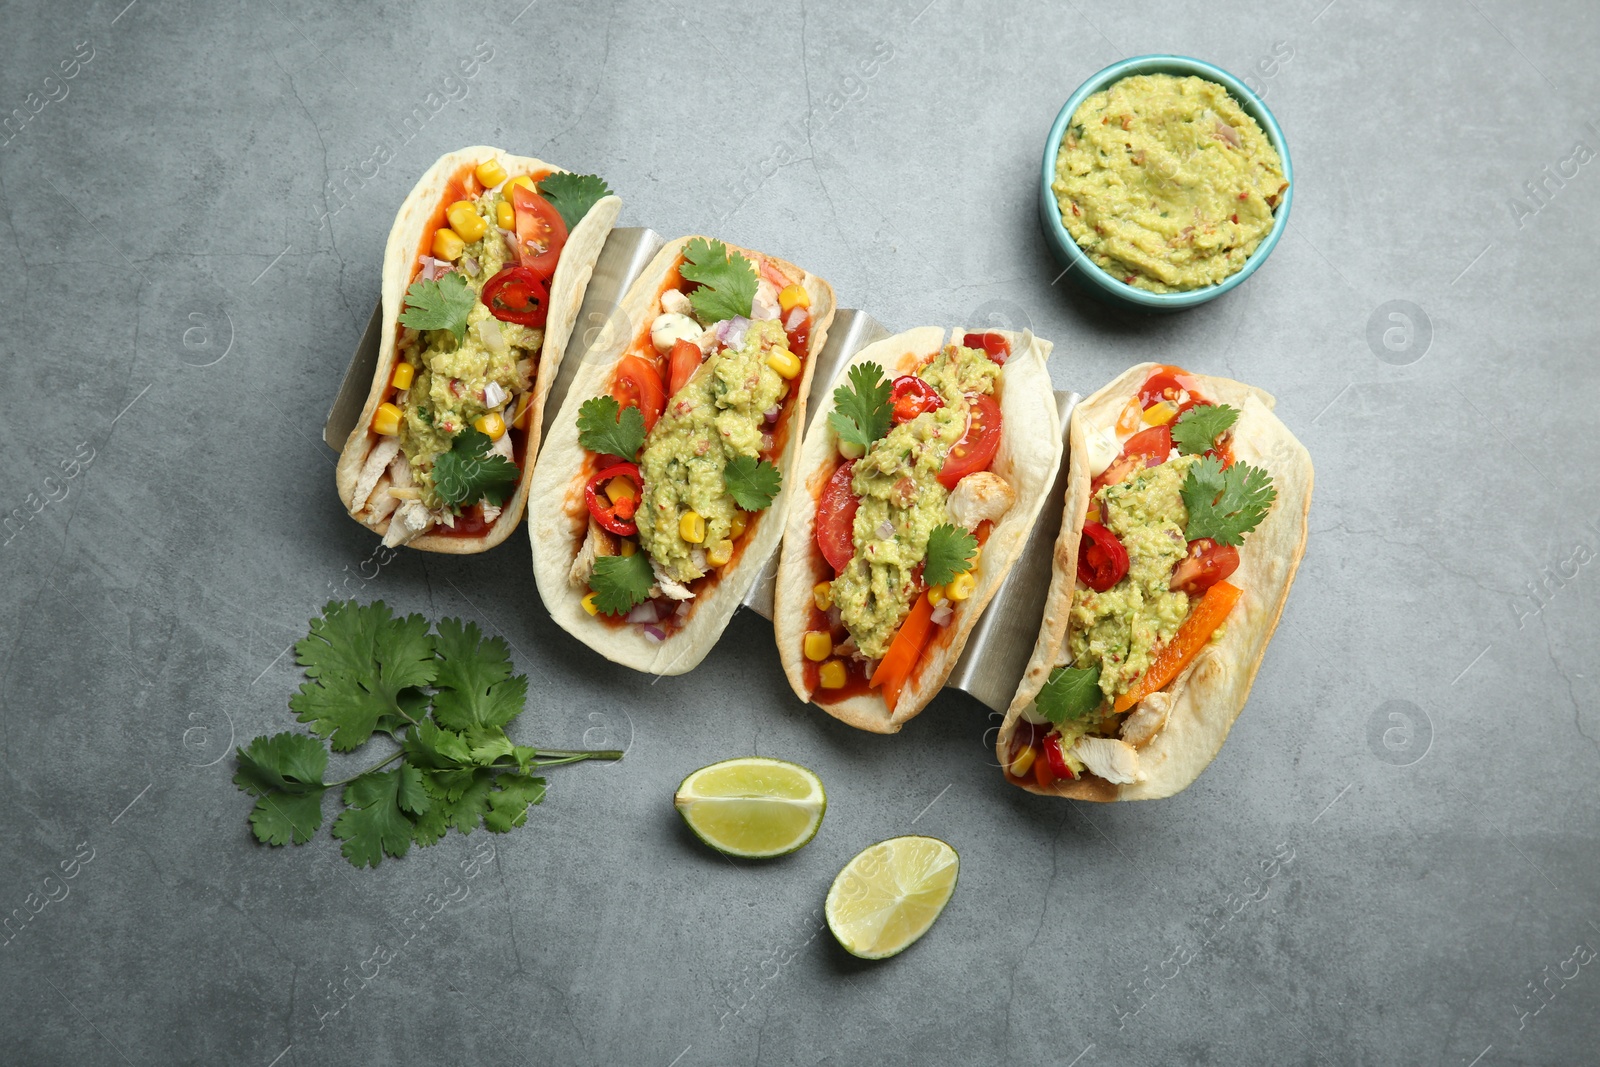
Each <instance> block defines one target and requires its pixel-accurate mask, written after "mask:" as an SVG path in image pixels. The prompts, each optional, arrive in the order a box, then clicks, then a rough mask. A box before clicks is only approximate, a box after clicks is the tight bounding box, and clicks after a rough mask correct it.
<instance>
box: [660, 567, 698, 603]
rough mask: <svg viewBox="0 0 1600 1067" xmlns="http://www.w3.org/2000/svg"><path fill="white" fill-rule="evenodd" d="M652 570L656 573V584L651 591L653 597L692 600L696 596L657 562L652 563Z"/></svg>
mask: <svg viewBox="0 0 1600 1067" xmlns="http://www.w3.org/2000/svg"><path fill="white" fill-rule="evenodd" d="M650 569H651V570H652V571H654V572H655V575H656V584H655V587H654V588H652V589H651V590H650V595H651V596H664V597H666V598H667V599H669V600H692V599H693V598H694V594H693V593H692V592H690V591H689V587H688V586H686V585H684V584H683V583H682V582H680V581H677V580H676V579H674V578H673V577H672V575H670V574H668V573H667V572H666V571H665V570H664V569H663V568H662V566H661V564H659V563H657V562H656V561H655V560H651V561H650Z"/></svg>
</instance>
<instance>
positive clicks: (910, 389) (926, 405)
mask: <svg viewBox="0 0 1600 1067" xmlns="http://www.w3.org/2000/svg"><path fill="white" fill-rule="evenodd" d="M889 402H890V403H891V404H892V405H893V406H894V410H893V412H892V414H891V416H890V417H891V418H893V419H894V421H895V422H896V423H897V424H898V423H902V422H910V421H911V420H912V419H914V418H916V417H917V416H918V415H921V414H922V413H923V412H925V411H935V410H937V409H939V408H942V407H944V397H942V396H940V395H939V390H937V389H935V388H934V387H933V386H931V385H929V384H928V383H927V382H925V381H923V380H922V379H921V378H918V377H917V376H916V375H915V374H902V375H901V376H900V377H898V378H896V379H895V380H894V384H892V385H891V386H890V387H889Z"/></svg>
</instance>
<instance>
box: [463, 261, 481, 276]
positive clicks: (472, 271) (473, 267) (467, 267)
mask: <svg viewBox="0 0 1600 1067" xmlns="http://www.w3.org/2000/svg"><path fill="white" fill-rule="evenodd" d="M461 269H462V270H464V271H466V272H467V277H469V278H476V277H477V276H478V261H477V259H476V258H474V257H473V256H463V257H462V258H461Z"/></svg>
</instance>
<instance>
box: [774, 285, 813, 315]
mask: <svg viewBox="0 0 1600 1067" xmlns="http://www.w3.org/2000/svg"><path fill="white" fill-rule="evenodd" d="M778 306H779V307H781V308H782V309H783V311H784V314H788V313H789V312H791V311H793V310H794V309H795V308H808V307H810V306H811V294H810V293H808V292H806V287H805V286H803V285H788V286H784V289H783V292H781V293H779V294H778Z"/></svg>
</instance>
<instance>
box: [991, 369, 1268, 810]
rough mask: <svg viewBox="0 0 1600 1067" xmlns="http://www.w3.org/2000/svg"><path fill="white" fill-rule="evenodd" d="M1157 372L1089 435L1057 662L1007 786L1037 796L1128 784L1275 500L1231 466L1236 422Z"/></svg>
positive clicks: (1029, 712) (1226, 607)
mask: <svg viewBox="0 0 1600 1067" xmlns="http://www.w3.org/2000/svg"><path fill="white" fill-rule="evenodd" d="M1197 385H1198V383H1197V382H1196V381H1195V379H1193V378H1192V377H1190V376H1189V375H1188V374H1186V373H1185V372H1184V371H1183V370H1181V369H1180V368H1177V367H1161V368H1158V369H1157V370H1156V371H1155V372H1154V373H1152V374H1151V375H1150V377H1149V378H1148V379H1146V381H1145V383H1144V385H1143V386H1142V387H1141V389H1140V390H1139V393H1138V395H1137V396H1136V397H1134V398H1132V399H1130V400H1129V401H1128V404H1127V406H1126V407H1125V408H1124V409H1123V411H1122V413H1121V415H1119V416H1118V418H1117V422H1116V425H1115V426H1114V427H1089V428H1088V433H1087V443H1088V451H1089V457H1088V458H1089V473H1090V475H1091V476H1092V477H1093V479H1094V480H1093V482H1092V483H1091V486H1090V490H1089V510H1088V514H1087V516H1086V519H1085V522H1084V526H1083V533H1082V538H1081V540H1080V543H1079V547H1078V574H1077V583H1076V587H1075V589H1074V591H1073V595H1072V608H1071V612H1070V616H1069V622H1068V626H1067V642H1066V655H1067V657H1068V658H1067V662H1065V663H1061V664H1059V665H1057V666H1056V667H1055V668H1054V669H1053V670H1052V671H1051V672H1050V677H1049V680H1048V681H1046V682H1045V684H1044V687H1043V688H1042V689H1041V690H1040V691H1039V694H1038V696H1037V697H1036V698H1035V699H1034V701H1033V703H1031V704H1029V705H1028V706H1026V707H1025V708H1024V709H1023V712H1022V722H1021V723H1019V724H1018V729H1017V732H1016V734H1015V735H1014V736H1013V739H1012V744H1011V750H1010V763H1009V766H1008V767H1007V773H1008V774H1009V775H1010V776H1011V777H1012V778H1013V779H1015V780H1018V781H1022V780H1026V779H1029V778H1032V779H1033V780H1034V781H1036V782H1037V783H1038V784H1039V786H1040V787H1041V788H1049V787H1050V786H1051V785H1052V784H1053V783H1054V782H1055V781H1056V780H1057V779H1075V778H1077V777H1079V776H1080V775H1083V774H1085V773H1090V774H1094V775H1097V776H1098V777H1100V778H1103V779H1105V780H1106V781H1108V782H1111V783H1113V784H1118V785H1121V784H1128V783H1132V782H1137V781H1141V780H1142V778H1143V774H1142V772H1141V770H1140V766H1139V749H1140V748H1142V747H1143V746H1145V745H1147V744H1149V743H1150V741H1152V740H1153V739H1154V738H1155V737H1156V736H1157V735H1158V734H1159V733H1160V731H1161V729H1162V728H1163V727H1164V726H1165V725H1166V721H1167V713H1168V711H1169V709H1170V706H1171V696H1170V694H1169V693H1168V692H1166V691H1165V690H1166V688H1167V686H1168V685H1169V684H1170V683H1171V682H1172V681H1173V680H1174V679H1175V678H1177V677H1178V675H1179V674H1181V673H1182V672H1183V670H1184V668H1186V667H1187V666H1188V665H1189V663H1190V662H1191V661H1193V659H1194V658H1195V656H1196V655H1198V654H1199V653H1200V651H1201V650H1202V649H1204V648H1205V646H1206V645H1207V644H1208V643H1209V642H1211V641H1215V640H1217V639H1219V638H1220V637H1221V636H1222V633H1223V628H1224V624H1225V621H1226V619H1227V617H1228V613H1229V612H1230V611H1231V610H1232V609H1233V605H1234V604H1235V603H1236V602H1237V601H1238V599H1239V597H1240V595H1241V594H1242V590H1241V589H1240V588H1239V587H1238V586H1236V585H1234V584H1232V583H1230V582H1229V581H1227V579H1228V578H1229V577H1230V576H1231V575H1232V574H1233V572H1234V571H1235V570H1236V569H1237V568H1238V566H1239V546H1240V545H1242V544H1243V543H1244V541H1245V538H1246V536H1247V535H1248V534H1249V533H1250V532H1251V531H1253V530H1254V529H1255V528H1256V527H1257V526H1259V525H1260V524H1261V521H1262V520H1263V519H1264V518H1265V517H1266V515H1267V512H1268V511H1269V510H1270V508H1271V507H1272V504H1273V501H1274V500H1275V499H1276V498H1277V491H1276V490H1275V489H1274V488H1273V486H1272V478H1271V476H1270V475H1268V474H1267V472H1266V471H1263V470H1261V469H1259V468H1256V467H1252V466H1249V465H1248V464H1243V463H1235V462H1234V461H1233V455H1232V449H1231V439H1232V433H1233V425H1234V423H1235V422H1237V421H1238V418H1239V412H1238V410H1237V409H1236V408H1233V407H1231V406H1229V405H1226V404H1215V403H1213V402H1211V401H1210V400H1208V399H1206V398H1205V397H1204V396H1202V395H1201V394H1200V392H1199V389H1198V388H1197Z"/></svg>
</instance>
